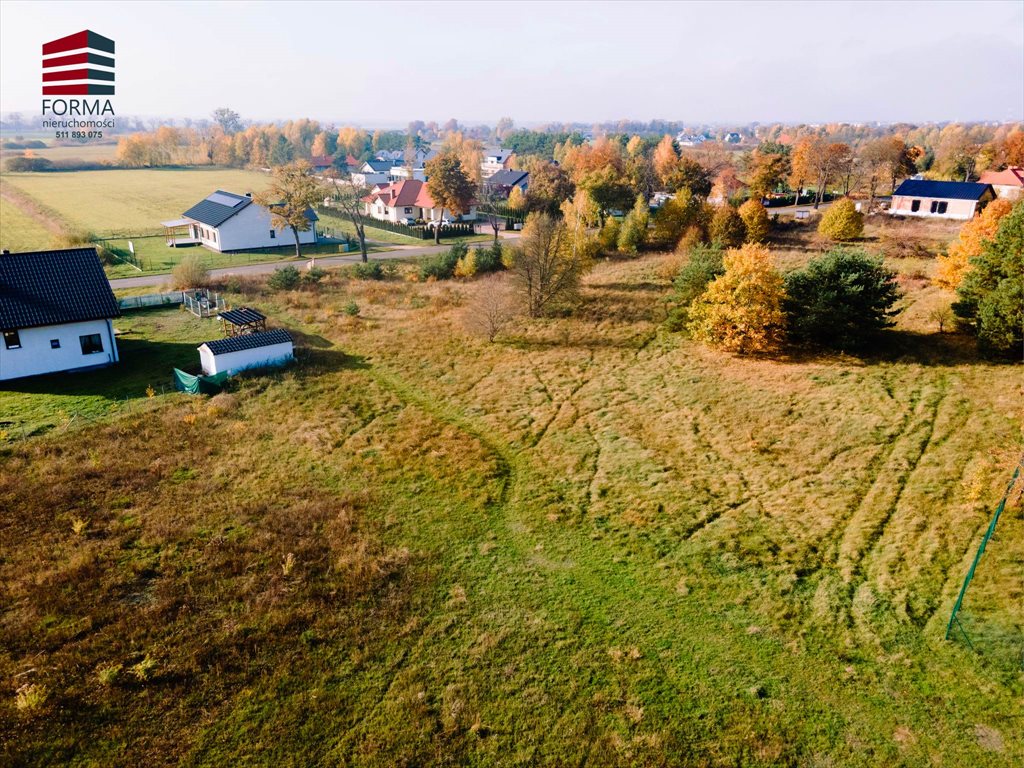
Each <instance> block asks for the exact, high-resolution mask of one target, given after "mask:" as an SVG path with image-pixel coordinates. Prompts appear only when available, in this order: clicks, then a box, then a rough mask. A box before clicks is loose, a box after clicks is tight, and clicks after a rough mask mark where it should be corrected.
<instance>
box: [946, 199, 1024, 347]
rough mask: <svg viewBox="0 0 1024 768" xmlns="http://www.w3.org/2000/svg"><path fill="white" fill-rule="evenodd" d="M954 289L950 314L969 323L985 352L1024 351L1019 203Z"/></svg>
mask: <svg viewBox="0 0 1024 768" xmlns="http://www.w3.org/2000/svg"><path fill="white" fill-rule="evenodd" d="M970 267H971V268H970V270H969V271H968V272H967V275H966V276H965V277H964V279H963V282H961V283H960V287H959V288H957V294H958V295H959V297H960V298H959V301H957V302H956V303H955V304H953V311H954V312H955V313H956V314H957V315H958V316H959V317H962V318H964V319H965V320H967V321H969V322H970V323H972V324H973V325H974V328H975V330H976V331H977V334H978V345H979V346H980V347H981V349H982V351H983V352H985V353H986V354H993V355H1005V356H1009V355H1013V356H1020V355H1021V354H1022V353H1024V202H1019V203H1017V204H1016V205H1015V206H1014V207H1013V211H1012V212H1011V213H1010V214H1009V215H1008V216H1004V217H1003V218H1002V219H1001V220H1000V222H999V229H998V230H997V231H996V235H995V237H994V238H993V239H992V240H989V241H986V242H985V244H984V245H983V247H982V249H981V254H980V255H979V256H974V257H972V258H971V259H970Z"/></svg>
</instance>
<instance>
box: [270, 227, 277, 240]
mask: <svg viewBox="0 0 1024 768" xmlns="http://www.w3.org/2000/svg"><path fill="white" fill-rule="evenodd" d="M270 239H271V240H276V239H277V230H276V229H272V230H270Z"/></svg>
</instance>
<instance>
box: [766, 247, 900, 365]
mask: <svg viewBox="0 0 1024 768" xmlns="http://www.w3.org/2000/svg"><path fill="white" fill-rule="evenodd" d="M900 295H901V294H900V290H899V287H898V286H897V284H896V274H895V273H894V272H892V271H890V270H888V269H886V268H885V267H884V266H883V265H882V260H881V259H879V258H875V257H872V256H869V255H868V254H867V253H866V252H865V251H863V250H860V249H852V248H837V249H834V250H831V251H829V252H828V253H826V254H824V255H822V256H819V257H818V258H816V259H812V260H811V261H810V262H809V263H808V264H807V266H806V267H805V268H804V269H801V270H797V271H796V272H791V273H789V275H787V276H786V299H785V302H784V307H785V309H786V314H787V316H788V318H789V332H790V336H791V337H792V338H793V339H794V340H796V341H805V342H811V343H813V344H819V345H821V346H825V347H832V348H834V349H841V350H859V349H863V348H864V347H865V346H867V345H868V344H869V343H870V342H871V341H873V340H874V339H876V338H877V336H878V333H879V332H880V331H882V330H883V329H885V328H888V327H890V326H891V325H892V324H893V323H892V317H893V316H894V315H895V314H896V309H895V305H896V302H897V301H899V299H900Z"/></svg>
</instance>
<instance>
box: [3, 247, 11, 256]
mask: <svg viewBox="0 0 1024 768" xmlns="http://www.w3.org/2000/svg"><path fill="white" fill-rule="evenodd" d="M9 253H10V251H9V250H8V249H7V248H4V256H7V255H8V254H9Z"/></svg>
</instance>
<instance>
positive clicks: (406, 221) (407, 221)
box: [398, 216, 416, 227]
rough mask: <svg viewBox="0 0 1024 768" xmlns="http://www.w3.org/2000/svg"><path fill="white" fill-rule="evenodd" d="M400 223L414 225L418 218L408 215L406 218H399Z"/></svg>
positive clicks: (408, 225)
mask: <svg viewBox="0 0 1024 768" xmlns="http://www.w3.org/2000/svg"><path fill="white" fill-rule="evenodd" d="M398 223H399V224H405V226H407V227H412V226H415V224H416V219H414V218H413V217H412V216H406V217H405V218H404V219H399V220H398Z"/></svg>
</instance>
